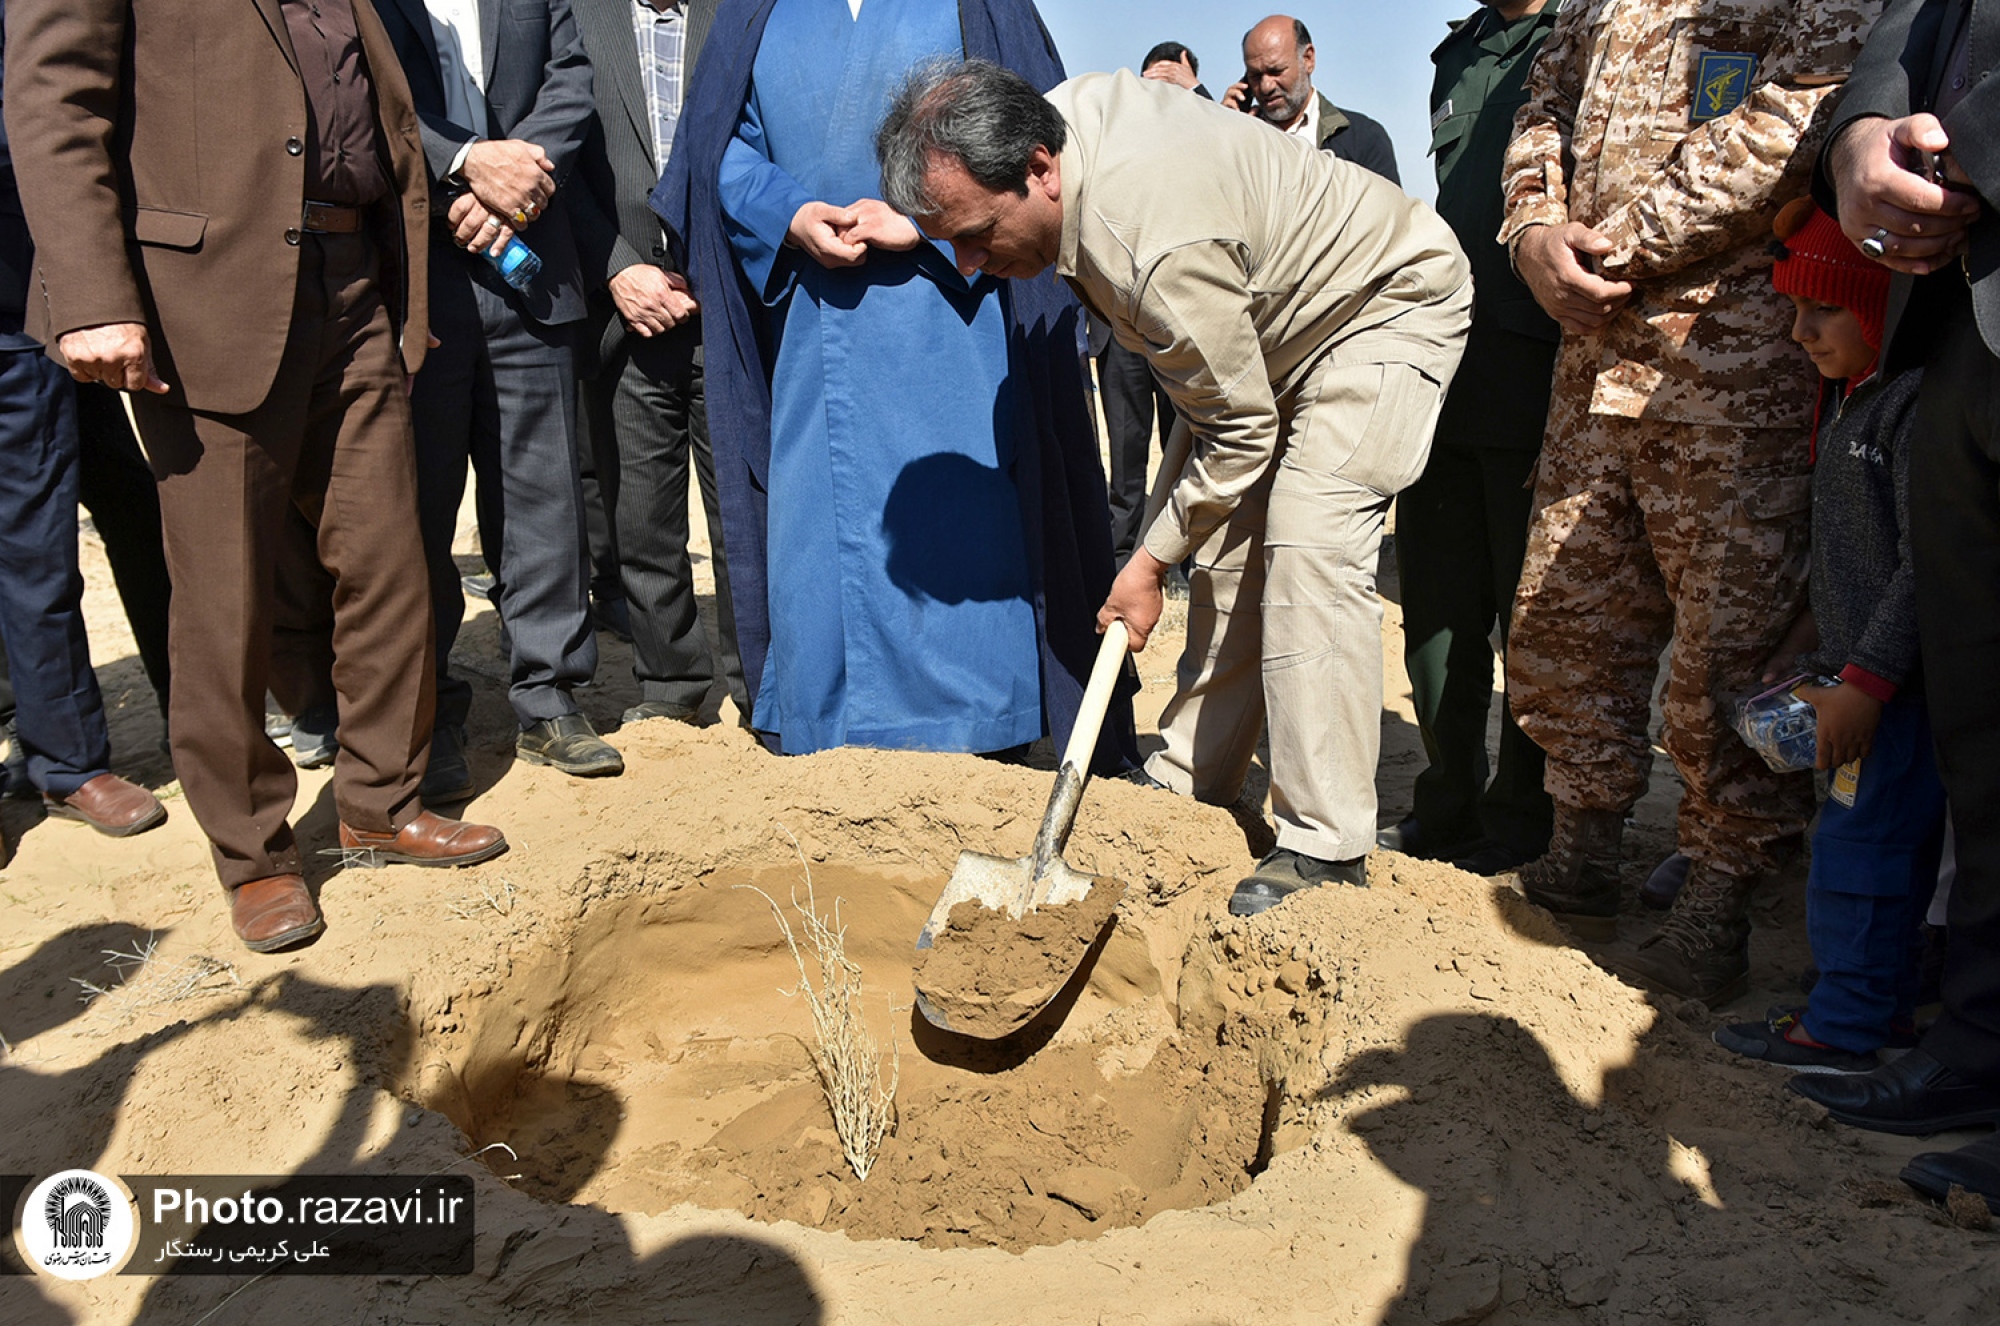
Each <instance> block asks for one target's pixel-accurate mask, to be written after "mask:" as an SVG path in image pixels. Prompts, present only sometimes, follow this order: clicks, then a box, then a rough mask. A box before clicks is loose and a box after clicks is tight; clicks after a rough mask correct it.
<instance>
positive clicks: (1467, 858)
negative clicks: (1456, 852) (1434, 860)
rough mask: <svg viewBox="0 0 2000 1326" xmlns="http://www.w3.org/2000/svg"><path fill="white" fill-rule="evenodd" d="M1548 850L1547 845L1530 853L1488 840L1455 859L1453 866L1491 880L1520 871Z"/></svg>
mask: <svg viewBox="0 0 2000 1326" xmlns="http://www.w3.org/2000/svg"><path fill="white" fill-rule="evenodd" d="M1547 850H1548V848H1547V846H1546V845H1545V846H1543V847H1542V848H1541V849H1539V850H1537V851H1533V852H1530V851H1527V850H1526V849H1524V848H1520V847H1514V846H1512V845H1510V844H1508V843H1499V842H1494V841H1493V840H1491V839H1487V840H1486V841H1485V842H1481V843H1475V844H1473V846H1472V848H1471V849H1470V850H1469V851H1467V852H1466V854H1465V855H1464V856H1460V857H1456V858H1454V859H1453V861H1452V864H1453V865H1454V866H1457V867H1458V868H1459V869H1460V870H1463V871H1464V872H1465V873H1466V874H1468V875H1485V876H1488V877H1489V878H1490V877H1492V876H1494V875H1505V874H1507V873H1509V872H1510V871H1515V870H1519V869H1520V868H1521V867H1522V866H1525V865H1527V864H1528V862H1530V861H1533V860H1536V859H1537V858H1539V857H1540V856H1541V855H1542V853H1543V852H1546V851H1547Z"/></svg>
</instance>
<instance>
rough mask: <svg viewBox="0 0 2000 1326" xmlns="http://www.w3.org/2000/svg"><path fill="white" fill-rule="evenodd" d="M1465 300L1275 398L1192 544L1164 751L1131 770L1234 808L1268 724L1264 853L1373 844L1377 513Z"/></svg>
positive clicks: (1324, 853)
mask: <svg viewBox="0 0 2000 1326" xmlns="http://www.w3.org/2000/svg"><path fill="white" fill-rule="evenodd" d="M1469 304H1470V290H1469V288H1468V289H1466V290H1463V291H1461V292H1460V293H1459V295H1458V296H1456V297H1454V298H1453V299H1452V300H1450V301H1446V302H1445V303H1444V304H1440V305H1434V306H1430V307H1427V308H1423V309H1418V310H1413V311H1412V312H1411V313H1408V314H1405V315H1404V316H1403V317H1401V318H1398V319H1397V320H1396V321H1395V322H1393V323H1391V324H1389V325H1388V326H1385V327H1380V328H1374V329H1371V330H1369V331H1364V332H1360V333H1358V334H1356V335H1354V336H1352V337H1350V338H1348V339H1347V340H1345V341H1342V342H1340V343H1338V344H1336V345H1334V346H1333V347H1331V348H1330V349H1329V350H1328V351H1327V353H1326V354H1325V355H1323V356H1322V357H1321V358H1320V360H1319V362H1318V363H1317V364H1315V365H1314V367H1313V368H1312V369H1310V370H1309V371H1308V372H1307V373H1306V374H1305V375H1304V377H1303V378H1302V380H1301V381H1300V382H1299V383H1298V384H1297V385H1296V386H1295V387H1293V388H1292V389H1291V390H1289V391H1287V392H1285V393H1284V394H1283V395H1281V396H1280V397H1279V399H1278V413H1279V444H1278V451H1277V455H1276V457H1275V458H1274V460H1273V461H1272V464H1271V467H1270V469H1269V470H1267V471H1266V472H1265V474H1264V477H1263V479H1262V480H1261V481H1260V482H1259V483H1258V484H1257V486H1256V487H1255V488H1253V489H1251V490H1250V492H1249V493H1248V494H1246V495H1245V497H1244V499H1243V501H1242V502H1241V503H1240V504H1239V505H1238V506H1237V508H1236V510H1235V512H1234V513H1233V514H1232V515H1231V516H1230V517H1229V519H1228V520H1226V521H1224V522H1223V524H1222V525H1220V526H1219V527H1218V528H1216V529H1215V530H1214V531H1213V532H1212V533H1210V534H1209V536H1208V537H1207V538H1206V539H1205V540H1203V542H1202V543H1201V544H1200V546H1199V547H1197V548H1196V549H1195V558H1194V560H1195V571H1194V574H1193V575H1192V576H1191V577H1189V584H1190V591H1189V602H1188V633H1187V645H1186V648H1185V649H1184V650H1183V651H1182V653H1181V658H1180V665H1179V678H1178V686H1177V688H1176V689H1175V692H1174V697H1173V699H1172V700H1170V701H1168V703H1167V707H1166V710H1165V712H1164V713H1162V714H1161V716H1160V735H1161V736H1162V737H1164V738H1165V739H1166V749H1164V750H1162V751H1159V752H1157V753H1155V754H1154V755H1153V756H1152V757H1151V758H1150V759H1149V760H1147V762H1146V772H1147V773H1149V774H1151V775H1152V776H1153V777H1154V778H1156V779H1158V780H1159V781H1160V782H1162V783H1164V784H1166V785H1167V786H1168V787H1170V788H1172V789H1173V790H1174V791H1176V792H1179V793H1181V794H1183V795H1188V794H1192V795H1193V796H1195V797H1196V798H1197V799H1199V800H1202V801H1208V802H1214V803H1218V804H1225V805H1226V804H1228V803H1230V802H1233V801H1234V800H1235V799H1236V797H1237V796H1238V794H1239V793H1240V792H1241V791H1242V788H1243V779H1244V776H1245V775H1246V774H1247V773H1248V772H1249V769H1250V761H1251V759H1252V757H1254V756H1255V755H1256V753H1257V741H1258V737H1259V735H1260V734H1261V733H1262V731H1263V729H1264V726H1265V720H1266V719H1267V718H1268V719H1269V723H1270V737H1271V764H1270V768H1271V806H1272V810H1273V812H1274V813H1275V815H1276V817H1277V821H1278V846H1280V847H1282V848H1286V849H1288V850H1291V851H1295V852H1300V853H1302V854H1304V855H1306V856H1312V857H1318V858H1320V859H1322V860H1329V861H1344V860H1348V859H1350V858H1353V857H1357V856H1363V855H1366V854H1367V853H1368V851H1369V850H1370V849H1371V848H1373V846H1374V845H1375V767H1376V764H1377V763H1378V762H1379V760H1380V758H1381V751H1382V717H1381V712H1382V603H1381V600H1380V599H1379V598H1377V597H1376V593H1375V567H1376V563H1377V561H1378V560H1379V558H1380V556H1381V550H1382V533H1383V528H1384V524H1385V521H1386V518H1387V516H1388V512H1389V503H1390V502H1391V501H1392V500H1394V497H1395V494H1396V493H1397V492H1398V491H1399V490H1401V489H1403V488H1405V487H1407V486H1408V485H1409V484H1411V483H1413V482H1415V481H1416V478H1417V476H1418V475H1420V474H1422V473H1423V469H1424V463H1425V461H1426V460H1427V459H1428V458H1429V455H1430V444H1431V430H1432V428H1433V426H1434V425H1435V424H1436V422H1437V414H1438V407H1439V405H1440V403H1441V402H1442V400H1443V395H1444V388H1445V387H1446V385H1448V384H1449V382H1450V380H1451V375H1452V373H1453V371H1454V370H1455V369H1456V368H1457V365H1458V355H1459V351H1460V349H1461V348H1462V347H1463V344H1464V336H1465V324H1466V310H1467V308H1468V307H1469ZM1185 428H1186V424H1184V423H1183V424H1180V425H1178V426H1177V428H1176V433H1177V434H1178V433H1179V432H1180V431H1181V430H1183V429H1185ZM1169 450H1170V452H1172V451H1173V450H1174V448H1172V447H1170V448H1169Z"/></svg>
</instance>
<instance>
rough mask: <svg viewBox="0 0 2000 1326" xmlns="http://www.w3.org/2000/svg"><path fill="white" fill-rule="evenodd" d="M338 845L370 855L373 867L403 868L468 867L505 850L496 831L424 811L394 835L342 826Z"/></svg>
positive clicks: (505, 841) (505, 845)
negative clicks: (393, 866) (390, 866)
mask: <svg viewBox="0 0 2000 1326" xmlns="http://www.w3.org/2000/svg"><path fill="white" fill-rule="evenodd" d="M340 845H341V846H342V847H344V848H347V849H349V850H350V851H354V850H360V849H366V850H367V851H370V852H373V853H374V854H375V864H377V865H396V864H401V865H406V866H469V865H473V864H475V863H476V862H480V861H486V860H490V859H491V858H493V857H496V856H498V855H500V853H502V852H504V851H506V850H507V840H506V839H505V838H504V837H502V836H501V834H500V830H498V829H495V828H490V827H488V826H487V825H484V824H467V823H466V822H465V821H463V820H448V819H446V818H445V817H444V816H442V815H434V814H432V813H431V812H430V811H428V810H425V811H419V812H418V814H417V817H416V818H415V819H413V820H411V821H410V822H409V823H408V824H405V825H404V826H403V827H402V828H401V829H399V830H397V831H396V832H395V833H370V832H368V831H367V830H365V829H356V828H351V827H349V826H348V825H346V824H342V825H341V826H340Z"/></svg>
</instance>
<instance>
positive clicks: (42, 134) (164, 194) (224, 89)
mask: <svg viewBox="0 0 2000 1326" xmlns="http://www.w3.org/2000/svg"><path fill="white" fill-rule="evenodd" d="M353 5H354V17H355V22H356V25H357V26H358V27H359V29H360V32H361V38H362V45H363V48H364V49H365V51H366V52H367V56H368V72H369V75H370V77H371V78H372V80H373V82H374V85H375V100H376V116H377V122H378V124H379V125H380V127H381V130H382V141H383V142H384V143H385V144H386V145H387V152H388V158H389V164H390V176H391V179H392V180H393V182H394V188H395V192H394V193H393V194H392V195H391V197H390V198H389V199H388V200H386V201H385V204H384V213H385V220H386V221H388V222H389V224H388V225H387V226H386V227H385V229H387V230H388V231H389V233H391V234H395V233H397V232H398V231H399V232H400V247H401V253H400V254H399V255H397V258H396V260H391V261H385V263H384V272H383V277H384V283H385V286H386V287H387V289H386V290H385V294H386V295H387V297H388V298H389V303H390V309H391V313H392V316H394V317H396V318H397V319H398V322H399V324H400V328H401V335H402V353H403V364H404V367H405V368H406V369H407V370H408V371H410V372H412V373H414V372H416V370H417V367H418V365H419V364H421V363H422V362H423V357H424V347H425V342H426V334H427V328H428V318H427V316H426V308H425V304H426V298H427V291H428V289H429V285H428V282H427V280H426V274H425V257H426V254H427V253H428V251H429V235H428V227H429V222H430V185H429V181H428V179H427V178H426V175H425V172H424V155H423V144H422V142H421V141H420V139H419V138H418V136H417V116H416V112H415V110H414V109H413V108H412V106H411V102H410V89H409V84H408V83H407V82H406V81H405V80H404V77H403V69H402V65H401V63H400V62H399V61H398V60H397V59H396V53H395V50H394V49H393V48H392V47H391V46H390V44H389V39H388V37H387V35H386V34H385V33H384V32H383V30H382V23H381V20H380V19H379V18H377V17H376V14H375V10H374V8H373V7H372V6H371V4H370V0H353ZM135 11H136V12H135ZM128 72H129V77H128ZM6 88H7V99H6V119H7V130H8V136H9V141H10V142H11V143H12V145H13V150H14V170H15V173H16V175H17V176H18V178H19V180H20V185H21V200H22V204H23V207H24V208H25V210H26V212H27V216H28V226H29V229H30V231H31V232H32V233H33V234H34V236H35V241H36V246H37V251H36V255H35V256H36V264H35V266H36V271H35V276H34V278H33V280H32V281H31V283H30V291H29V298H28V310H27V329H28V331H29V332H30V333H31V334H32V335H34V336H36V337H37V338H39V339H40V340H41V341H42V342H43V343H44V344H46V345H49V346H50V347H51V350H52V352H53V347H54V345H55V342H56V340H57V338H58V337H60V336H62V335H63V334H64V333H65V332H71V331H75V330H77V329H79V328H83V327H94V326H100V325H102V324H105V323H112V322H143V323H145V324H146V325H147V326H148V328H150V330H151V335H152V342H153V357H154V360H155V362H156V364H157V366H158V368H159V372H160V376H161V377H163V378H165V379H166V380H167V381H168V382H169V383H171V384H172V385H173V387H174V391H175V395H176V396H179V397H182V398H184V400H185V402H186V404H187V405H188V406H189V407H190V408H193V409H197V410H204V411H215V412H218V413H222V414H243V413H247V412H248V411H250V410H252V409H254V408H256V407H257V406H258V405H259V404H261V403H262V402H263V400H264V398H265V396H266V395H267V394H268V393H269V391H270V388H271V383H272V381H273V380H274V379H275V378H276V376H277V372H278V362H279V359H280V357H281V356H282V355H283V353H284V349H285V343H286V340H287V339H288V338H289V336H290V334H291V319H292V307H293V302H294V292H295V288H296V285H297V280H298V259H299V250H298V225H299V220H300V211H301V208H302V205H303V203H304V200H305V192H304V191H305V157H304V155H303V153H300V152H298V151H297V147H296V145H297V142H298V141H301V140H303V139H304V137H305V134H306V132H307V125H306V95H305V87H304V84H303V83H302V82H301V81H300V79H299V75H298V70H297V61H296V57H295V56H294V55H293V52H292V41H291V33H290V30H289V29H288V28H287V27H286V26H285V19H284V15H283V13H282V12H281V10H280V6H279V0H201V2H200V3H197V4H184V5H175V6H161V5H146V6H143V7H142V6H139V5H137V4H136V2H135V0H13V3H11V4H9V5H8V6H7V71H6ZM392 210H393V216H391V215H389V214H390V212H391V211H392ZM398 220H399V221H400V223H401V224H400V226H397V225H395V224H394V223H395V222H396V221H398Z"/></svg>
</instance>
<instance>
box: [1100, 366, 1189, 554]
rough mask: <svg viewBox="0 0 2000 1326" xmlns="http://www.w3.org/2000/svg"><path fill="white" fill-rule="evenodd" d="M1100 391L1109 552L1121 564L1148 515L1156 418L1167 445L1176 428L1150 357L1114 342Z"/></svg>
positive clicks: (1162, 441)
mask: <svg viewBox="0 0 2000 1326" xmlns="http://www.w3.org/2000/svg"><path fill="white" fill-rule="evenodd" d="M1097 389H1098V391H1099V393H1101V399H1102V401H1103V405H1104V429H1105V432H1106V433H1107V434H1109V436H1108V437H1107V439H1106V441H1107V442H1108V443H1109V444H1110V451H1111V483H1110V490H1109V496H1110V498H1111V554H1112V556H1113V557H1114V558H1116V559H1117V563H1118V565H1120V566H1123V565H1125V561H1126V559H1127V558H1129V557H1131V555H1132V550H1133V549H1134V548H1136V547H1138V546H1139V536H1140V534H1141V533H1142V532H1143V531H1141V530H1140V528H1139V522H1140V521H1141V520H1143V519H1144V518H1145V515H1146V462H1147V460H1148V459H1149V458H1150V456H1151V455H1152V445H1153V422H1154V420H1155V419H1157V420H1158V421H1159V425H1160V445H1161V446H1163V447H1164V446H1165V445H1166V441H1167V434H1168V433H1170V432H1172V431H1173V427H1174V417H1175V416H1174V403H1173V401H1172V400H1170V399H1168V397H1167V393H1166V390H1165V388H1163V387H1161V386H1160V383H1159V379H1157V378H1155V377H1154V376H1153V370H1152V369H1151V368H1150V367H1148V366H1147V364H1146V357H1145V356H1144V355H1142V354H1139V353H1138V352H1137V351H1134V350H1127V349H1126V348H1125V347H1124V346H1122V345H1120V344H1118V342H1116V341H1113V342H1111V344H1109V345H1107V346H1105V347H1104V351H1103V353H1101V354H1099V355H1098V356H1097Z"/></svg>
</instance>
